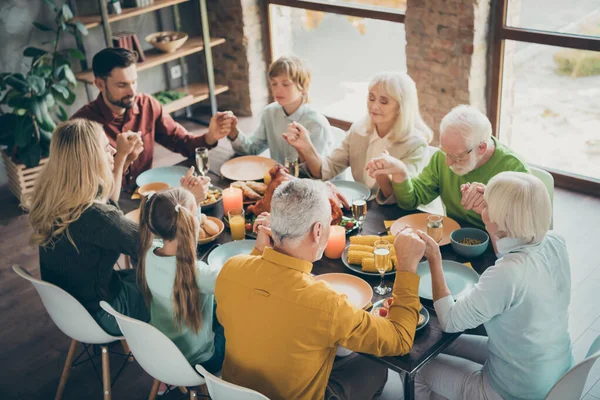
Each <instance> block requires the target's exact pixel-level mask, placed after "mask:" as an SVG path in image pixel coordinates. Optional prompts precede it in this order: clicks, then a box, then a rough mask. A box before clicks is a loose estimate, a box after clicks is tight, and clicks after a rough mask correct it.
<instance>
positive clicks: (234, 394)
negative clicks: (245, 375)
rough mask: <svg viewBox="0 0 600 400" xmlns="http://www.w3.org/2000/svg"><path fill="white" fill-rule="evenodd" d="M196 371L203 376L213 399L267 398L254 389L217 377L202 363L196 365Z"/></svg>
mask: <svg viewBox="0 0 600 400" xmlns="http://www.w3.org/2000/svg"><path fill="white" fill-rule="evenodd" d="M196 371H198V373H199V374H200V375H202V376H204V379H205V380H206V386H208V393H209V394H210V398H211V399H213V400H230V399H236V400H269V398H268V397H266V396H265V395H263V394H261V393H259V392H257V391H255V390H251V389H247V388H245V387H242V386H238V385H234V384H233V383H229V382H225V381H224V380H223V379H220V378H217V377H216V376H214V375H213V374H211V373H210V372H208V371H207V370H206V369H204V368H203V367H202V365H196Z"/></svg>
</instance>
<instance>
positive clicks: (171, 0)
mask: <svg viewBox="0 0 600 400" xmlns="http://www.w3.org/2000/svg"><path fill="white" fill-rule="evenodd" d="M187 1H189V0H154V3H152V4H151V5H149V6H146V7H136V8H123V12H122V13H121V14H110V15H109V16H108V22H109V23H110V22H116V21H121V20H124V19H127V18H133V17H137V16H138V15H142V14H146V13H149V12H152V11H155V10H159V9H161V8H165V7H171V6H174V5H176V4H180V3H185V2H187ZM74 21H77V22H81V23H83V24H84V25H85V27H86V28H88V29H91V28H95V27H97V26H100V25H102V17H101V16H100V15H99V14H98V15H80V16H78V17H75V18H74Z"/></svg>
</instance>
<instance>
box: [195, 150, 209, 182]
mask: <svg viewBox="0 0 600 400" xmlns="http://www.w3.org/2000/svg"><path fill="white" fill-rule="evenodd" d="M196 167H197V168H198V173H199V174H200V175H202V176H206V174H208V170H209V169H210V159H209V158H208V149H207V148H206V147H197V148H196Z"/></svg>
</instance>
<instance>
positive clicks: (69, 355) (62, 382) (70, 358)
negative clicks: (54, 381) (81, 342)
mask: <svg viewBox="0 0 600 400" xmlns="http://www.w3.org/2000/svg"><path fill="white" fill-rule="evenodd" d="M76 347H77V340H75V339H71V345H70V346H69V352H68V353H67V360H66V361H65V366H64V367H63V371H62V374H61V375H60V382H59V383H58V389H56V396H55V397H54V399H55V400H61V399H62V396H63V392H64V391H65V386H66V384H67V379H69V374H70V373H71V364H72V363H73V357H75V348H76Z"/></svg>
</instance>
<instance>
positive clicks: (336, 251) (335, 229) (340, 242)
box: [325, 225, 346, 258]
mask: <svg viewBox="0 0 600 400" xmlns="http://www.w3.org/2000/svg"><path fill="white" fill-rule="evenodd" d="M330 229H331V230H330V232H329V239H328V240H327V247H325V256H326V257H327V258H340V257H341V256H342V253H343V252H344V249H345V248H346V228H344V227H343V226H339V225H334V226H331V227H330Z"/></svg>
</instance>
